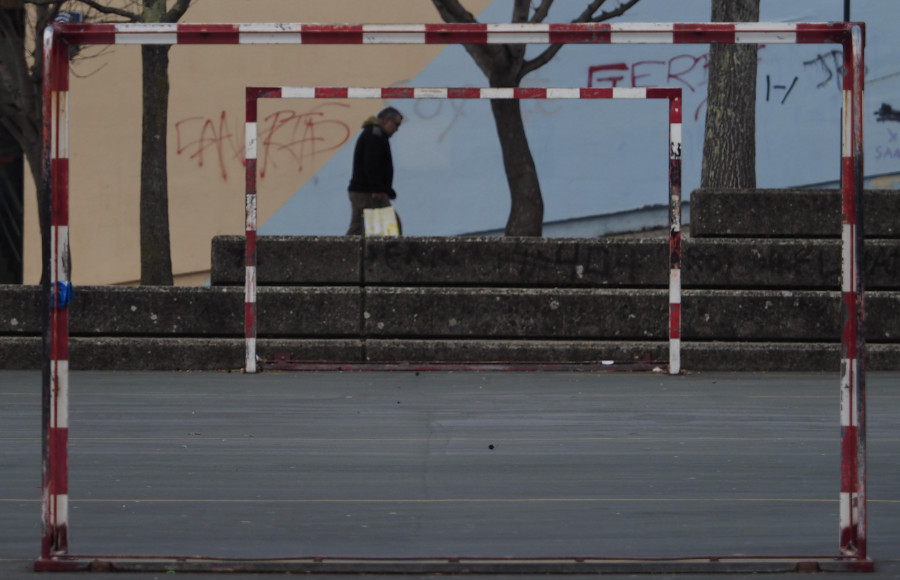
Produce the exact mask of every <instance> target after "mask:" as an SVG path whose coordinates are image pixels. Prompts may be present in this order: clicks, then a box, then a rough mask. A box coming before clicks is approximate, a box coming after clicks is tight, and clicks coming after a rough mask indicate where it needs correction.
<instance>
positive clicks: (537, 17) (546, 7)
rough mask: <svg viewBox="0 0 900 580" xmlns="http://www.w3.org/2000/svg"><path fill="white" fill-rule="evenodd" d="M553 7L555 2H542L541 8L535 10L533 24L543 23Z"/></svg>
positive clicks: (542, 0)
mask: <svg viewBox="0 0 900 580" xmlns="http://www.w3.org/2000/svg"><path fill="white" fill-rule="evenodd" d="M551 6H553V0H541V4H540V6H538V7H537V8H535V9H534V14H533V15H532V17H531V22H543V21H544V18H547V14H548V13H549V12H550V7H551Z"/></svg>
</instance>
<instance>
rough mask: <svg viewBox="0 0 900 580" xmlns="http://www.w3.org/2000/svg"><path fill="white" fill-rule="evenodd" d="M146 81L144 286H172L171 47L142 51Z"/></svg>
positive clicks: (143, 160) (142, 171)
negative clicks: (169, 170)
mask: <svg viewBox="0 0 900 580" xmlns="http://www.w3.org/2000/svg"><path fill="white" fill-rule="evenodd" d="M141 57H142V62H143V67H144V70H143V80H144V106H143V132H142V142H141V146H142V155H141V203H140V205H141V218H140V221H141V285H163V286H171V285H172V255H171V248H170V244H169V199H168V191H169V184H168V175H167V171H166V167H167V156H166V137H167V127H168V111H169V72H168V71H169V47H168V46H155V45H143V46H142V47H141Z"/></svg>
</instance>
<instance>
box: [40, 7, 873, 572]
mask: <svg viewBox="0 0 900 580" xmlns="http://www.w3.org/2000/svg"><path fill="white" fill-rule="evenodd" d="M569 43H572V44H620V43H621V44H710V43H719V44H840V45H841V46H842V48H843V67H842V69H841V74H842V75H843V79H842V108H843V110H842V116H841V193H842V195H841V200H842V201H841V205H842V219H841V227H842V235H841V248H842V250H841V276H842V281H841V317H842V322H841V325H842V332H841V356H840V359H841V372H840V400H841V404H840V426H841V485H840V494H839V499H840V517H839V520H840V522H839V525H840V534H839V545H838V551H837V554H836V555H834V556H830V557H822V558H813V559H812V560H810V559H804V560H801V561H794V562H793V563H791V562H787V563H786V562H784V561H780V562H775V563H773V562H771V561H768V560H765V559H762V558H741V561H740V562H730V561H729V560H728V559H725V558H713V559H709V560H706V561H703V562H701V563H699V567H700V568H701V569H702V571H705V572H714V571H743V572H748V571H753V570H756V571H773V570H775V569H778V570H782V569H786V568H785V566H788V568H787V569H825V568H827V569H837V570H844V571H849V570H871V569H872V562H871V560H870V559H869V557H868V554H867V550H866V533H867V529H866V521H867V518H866V436H865V431H866V410H865V409H866V407H865V401H866V397H865V357H864V351H865V339H864V321H865V316H864V313H865V300H864V269H863V263H864V262H863V227H862V201H863V200H862V194H863V84H864V74H865V61H864V45H865V25H864V24H863V23H858V22H828V23H783V22H773V23H767V22H737V23H614V24H609V23H583V24H546V23H544V24H480V23H472V24H301V23H294V24H292V23H272V24H178V23H166V24H133V23H124V24H84V23H54V24H52V25H51V26H49V27H47V29H46V30H45V31H44V36H43V44H44V54H43V65H44V67H43V126H42V134H43V143H42V150H43V163H42V175H41V178H42V181H41V188H40V197H41V199H42V203H43V204H44V206H45V207H46V208H49V211H50V223H49V224H48V226H47V230H46V231H45V232H44V235H45V236H47V239H49V241H50V246H51V252H50V257H49V259H48V261H47V263H46V264H45V266H44V268H45V269H44V272H45V276H44V280H45V284H44V298H45V300H44V309H45V310H44V312H45V324H44V333H43V335H44V338H43V342H44V364H43V379H42V381H43V390H42V411H43V412H42V469H43V489H42V504H41V505H42V540H41V555H40V558H39V559H38V560H37V561H36V562H35V568H36V569H38V570H79V569H81V570H84V569H89V568H91V567H92V566H93V565H94V564H95V563H96V560H97V559H96V558H94V559H90V558H87V559H85V558H82V559H79V558H77V557H74V556H71V555H70V554H69V549H68V512H69V510H68V430H69V420H68V417H69V408H68V407H69V348H68V347H69V328H68V310H67V308H68V304H69V301H70V299H71V297H72V292H71V276H70V273H71V270H70V260H69V231H68V230H69V212H68V208H69V106H68V104H69V72H70V71H69V54H70V52H69V49H70V47H72V46H74V45H82V44H98V45H106V44H133V45H134V44H138V45H143V44H155V45H174V44H204V45H210V44H251V45H259V44H268V45H271V44H357V45H367V44H569ZM114 559H115V557H106V562H107V563H108V564H110V563H111V561H112V560H114ZM126 560H127V559H125V558H121V557H120V558H118V563H117V565H116V566H112V565H111V564H110V566H109V568H110V569H113V568H114V569H128V567H129V565H131V569H142V563H141V562H130V563H129V562H128V561H126ZM381 561H382V562H383V560H381ZM144 564H146V563H144ZM358 564H359V565H355V568H354V569H355V571H359V570H360V566H362V567H365V566H364V565H365V564H366V563H365V562H358ZM369 564H370V569H371V570H372V571H387V570H388V568H391V569H396V571H400V572H409V571H412V570H413V569H419V568H422V569H425V568H428V570H430V571H433V572H453V571H470V570H473V569H480V570H489V571H494V572H502V571H509V572H516V571H528V570H531V571H536V570H538V569H539V568H540V570H541V571H547V572H552V571H554V570H556V571H559V572H569V573H576V572H581V573H590V572H597V571H610V570H611V569H613V568H611V566H616V567H615V568H614V569H615V570H618V571H622V572H624V573H627V572H629V571H634V572H647V571H653V572H663V571H672V570H678V571H684V570H685V565H694V564H696V562H695V561H693V560H690V559H684V560H677V561H669V562H666V563H662V564H658V565H655V566H649V567H648V562H647V561H642V562H638V563H635V562H631V564H633V565H632V566H629V563H628V562H625V563H624V564H623V563H622V562H620V561H617V563H616V564H614V565H613V564H611V563H610V561H608V560H599V561H598V560H582V561H575V560H572V561H568V560H566V561H552V562H548V561H532V562H529V563H525V564H523V563H522V562H521V561H516V562H508V561H507V562H505V561H503V560H502V559H500V560H490V561H487V562H482V563H480V564H479V563H476V562H472V561H471V559H460V560H457V561H456V562H444V563H441V564H435V565H434V566H430V567H429V566H428V565H427V563H421V562H419V563H416V562H409V561H404V562H394V563H393V564H392V565H391V566H381V565H379V564H378V562H369ZM198 565H199V566H200V567H201V568H202V567H203V566H205V567H206V569H207V570H210V569H213V568H215V567H216V565H215V562H214V561H210V560H203V559H201V560H199V561H188V560H186V559H179V560H177V561H167V562H166V563H165V564H160V565H157V567H156V569H157V570H163V571H169V570H177V569H179V567H180V569H184V570H187V569H195V568H196V567H197V566H198ZM417 566H419V568H416V567H417ZM523 566H524V568H523ZM790 566H793V567H790ZM146 567H149V568H152V566H145V568H146ZM292 569H294V570H300V571H307V572H308V571H312V570H319V571H330V572H334V571H338V570H340V569H341V564H340V562H336V563H335V562H332V563H328V562H299V563H297V565H296V566H294V567H293V568H292Z"/></svg>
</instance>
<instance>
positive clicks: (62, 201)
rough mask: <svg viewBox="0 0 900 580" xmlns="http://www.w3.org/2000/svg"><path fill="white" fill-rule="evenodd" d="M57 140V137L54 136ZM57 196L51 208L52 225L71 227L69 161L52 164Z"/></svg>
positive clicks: (62, 160)
mask: <svg viewBox="0 0 900 580" xmlns="http://www.w3.org/2000/svg"><path fill="white" fill-rule="evenodd" d="M54 138H55V136H54ZM50 168H51V169H50V171H51V172H52V174H53V180H54V182H55V189H56V194H55V195H54V196H53V199H52V201H51V207H50V225H51V226H67V225H69V160H68V159H65V158H63V159H53V160H51V162H50Z"/></svg>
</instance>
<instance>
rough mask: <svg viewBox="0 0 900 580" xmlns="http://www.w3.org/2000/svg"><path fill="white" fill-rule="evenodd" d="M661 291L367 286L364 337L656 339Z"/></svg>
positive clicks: (663, 322) (663, 317) (662, 325)
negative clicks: (365, 335)
mask: <svg viewBox="0 0 900 580" xmlns="http://www.w3.org/2000/svg"><path fill="white" fill-rule="evenodd" d="M667 300H668V293H667V292H665V291H663V290H640V289H633V290H604V289H595V290H586V289H572V288H569V289H565V290H560V289H522V288H367V291H366V306H365V314H364V318H365V333H366V334H367V335H368V336H375V337H378V336H386V337H411V336H417V337H423V338H427V337H482V338H555V339H564V338H576V337H578V338H581V337H593V338H595V339H600V338H619V339H622V340H633V339H641V340H646V339H650V338H661V337H663V336H664V334H665V332H666V328H667V324H668V322H667V317H668V315H667V313H668V302H667Z"/></svg>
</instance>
